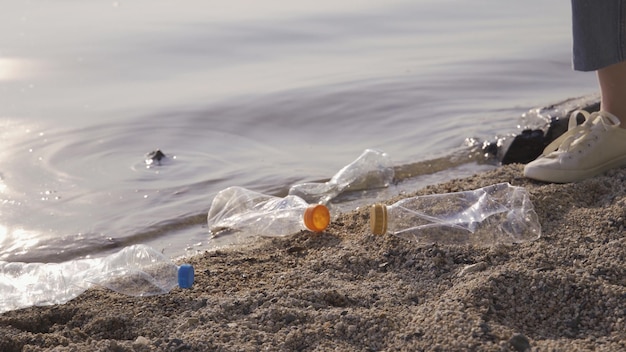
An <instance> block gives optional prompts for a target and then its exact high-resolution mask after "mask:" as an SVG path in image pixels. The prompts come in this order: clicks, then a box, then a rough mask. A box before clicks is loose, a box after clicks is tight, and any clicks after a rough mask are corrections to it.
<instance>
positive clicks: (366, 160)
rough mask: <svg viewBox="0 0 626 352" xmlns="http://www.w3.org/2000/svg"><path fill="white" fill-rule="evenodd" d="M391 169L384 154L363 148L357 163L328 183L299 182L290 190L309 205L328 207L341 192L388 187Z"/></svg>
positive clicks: (351, 164)
mask: <svg viewBox="0 0 626 352" xmlns="http://www.w3.org/2000/svg"><path fill="white" fill-rule="evenodd" d="M393 177H394V169H393V165H392V161H391V159H390V158H389V156H388V155H387V153H384V152H381V151H378V150H374V149H366V150H365V151H364V152H363V153H362V154H361V155H360V156H359V157H358V158H357V159H356V160H354V161H353V162H351V163H350V164H348V165H346V166H344V167H343V168H342V169H341V170H339V171H338V172H337V173H336V174H335V175H334V176H333V177H332V178H331V179H330V180H329V181H328V182H324V183H315V182H313V183H300V184H297V185H293V186H292V187H291V188H290V189H289V194H291V195H296V196H299V197H300V198H302V199H304V200H306V201H307V202H309V203H320V204H328V203H329V202H330V201H331V200H332V199H333V198H335V197H337V196H338V195H339V194H341V193H342V192H349V191H359V190H367V189H374V188H384V187H388V186H389V185H390V184H391V183H392V182H393Z"/></svg>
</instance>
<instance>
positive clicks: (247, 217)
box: [207, 187, 330, 240]
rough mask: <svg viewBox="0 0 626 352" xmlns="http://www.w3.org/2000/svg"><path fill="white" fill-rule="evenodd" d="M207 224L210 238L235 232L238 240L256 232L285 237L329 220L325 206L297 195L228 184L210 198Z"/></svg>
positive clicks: (318, 229)
mask: <svg viewBox="0 0 626 352" xmlns="http://www.w3.org/2000/svg"><path fill="white" fill-rule="evenodd" d="M207 223H208V226H209V230H210V231H211V234H212V235H213V236H214V237H216V236H221V235H227V234H231V233H235V234H236V235H237V237H238V240H242V239H244V238H247V237H252V236H256V235H260V236H273V237H276V236H285V235H290V234H294V233H298V232H300V231H302V230H308V231H312V232H321V231H324V230H325V229H326V227H328V224H329V223H330V213H329V211H328V208H327V207H326V206H324V205H322V204H309V203H307V202H306V201H304V200H303V199H302V198H300V197H297V196H293V195H288V196H286V197H284V198H280V197H275V196H271V195H266V194H263V193H259V192H255V191H251V190H249V189H246V188H243V187H229V188H226V189H224V190H222V191H220V192H219V193H218V194H217V195H216V196H215V198H213V202H212V203H211V208H210V209H209V213H208V215H207Z"/></svg>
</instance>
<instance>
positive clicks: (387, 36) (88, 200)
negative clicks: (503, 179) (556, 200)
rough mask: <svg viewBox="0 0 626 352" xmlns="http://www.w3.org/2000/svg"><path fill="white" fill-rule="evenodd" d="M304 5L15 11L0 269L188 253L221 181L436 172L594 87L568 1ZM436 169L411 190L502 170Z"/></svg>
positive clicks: (6, 41) (198, 245)
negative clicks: (384, 158) (347, 171)
mask: <svg viewBox="0 0 626 352" xmlns="http://www.w3.org/2000/svg"><path fill="white" fill-rule="evenodd" d="M300 3H301V2H294V1H286V0H271V1H269V0H268V1H253V0H249V1H246V0H230V1H228V2H222V1H220V2H217V1H210V0H209V1H206V0H205V1H185V2H172V1H167V2H165V1H161V2H152V1H133V2H130V1H128V2H127V1H118V2H102V1H93V0H91V1H80V2H79V1H69V0H65V1H55V2H52V3H51V2H37V1H33V2H19V3H18V2H11V3H10V4H4V6H3V8H2V15H0V19H1V21H0V126H1V129H0V146H1V148H0V260H16V261H18V260H19V261H62V260H67V259H71V258H75V257H79V256H85V255H101V254H103V253H106V252H108V251H112V250H116V249H118V248H119V247H120V246H124V245H128V244H132V243H140V242H141V243H147V244H150V245H153V246H155V247H156V248H159V249H162V250H164V251H165V252H166V253H168V254H170V255H173V256H177V255H183V254H191V253H195V252H196V251H199V250H202V249H204V248H206V247H207V245H208V244H207V241H208V233H207V229H206V226H205V221H206V212H207V211H208V208H209V205H210V203H211V200H212V198H213V196H214V195H215V193H216V192H218V191H219V190H221V189H224V188H226V187H228V186H232V185H239V186H244V187H248V188H252V189H255V190H258V191H261V192H264V193H270V194H276V195H281V194H284V193H285V191H286V189H287V188H288V187H289V185H291V184H294V183H296V182H302V181H317V180H323V179H327V178H330V177H331V176H332V175H333V174H334V173H335V172H336V171H337V170H339V169H340V168H341V167H343V166H344V165H346V164H348V163H349V162H351V161H352V160H354V159H355V158H356V157H357V156H359V155H360V153H361V152H362V151H363V150H364V149H366V148H377V149H380V150H383V151H386V152H387V153H388V154H389V155H390V156H391V158H392V159H393V160H394V162H395V163H397V164H398V165H404V164H412V163H419V162H421V161H424V160H431V159H433V158H443V159H441V160H444V161H445V160H446V159H450V158H451V157H452V155H453V154H454V155H456V156H458V155H459V153H461V154H463V153H465V149H464V148H466V147H464V140H465V139H466V138H468V137H474V138H479V139H483V140H484V139H491V138H494V137H495V136H496V135H504V134H507V133H510V132H512V131H516V129H517V124H518V122H519V117H520V116H521V114H522V113H524V112H526V111H528V110H529V109H531V108H535V107H539V106H543V105H546V104H550V103H554V102H557V101H560V100H562V99H565V98H568V97H573V96H580V95H586V94H588V93H592V92H594V91H595V90H596V81H595V76H594V75H593V73H575V72H573V71H572V70H571V67H570V52H571V49H570V48H571V35H570V9H569V2H568V1H543V0H529V1H524V2H502V1H496V0H474V1H462V0H418V1H416V0H411V1H401V0H362V1H358V0H346V1H339V2H338V1H329V0H318V1H314V2H307V3H305V4H300ZM157 148H159V149H161V150H162V151H163V152H165V154H166V155H168V158H167V160H165V161H164V163H163V164H162V165H161V166H157V167H150V168H148V167H146V164H145V162H144V155H145V154H146V153H148V152H150V151H152V150H155V149H157ZM445 165H447V164H446V163H445V162H444V167H443V171H441V172H439V173H436V174H425V175H422V176H418V177H416V178H415V179H413V180H408V181H407V183H406V185H408V186H406V187H408V188H410V187H419V186H420V185H424V184H428V183H434V182H439V181H442V180H445V179H449V178H451V177H458V176H463V175H468V174H471V173H474V172H476V171H480V170H484V169H486V168H491V167H494V166H491V165H481V164H477V163H474V162H473V161H472V160H470V159H468V162H467V163H461V165H458V163H457V164H453V163H451V164H450V165H448V166H445Z"/></svg>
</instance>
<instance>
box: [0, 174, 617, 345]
mask: <svg viewBox="0 0 626 352" xmlns="http://www.w3.org/2000/svg"><path fill="white" fill-rule="evenodd" d="M520 175H521V166H520V165H508V166H503V167H501V168H498V169H496V170H493V171H490V172H487V173H484V174H480V175H476V176H473V177H470V178H466V179H459V180H453V181H450V182H446V183H442V184H439V185H435V186H430V187H427V188H425V189H422V190H419V191H417V193H416V194H431V193H447V192H454V191H461V190H470V189H475V188H479V187H483V186H487V185H490V184H494V183H499V182H510V183H511V184H513V185H516V186H523V187H525V188H526V189H527V190H528V192H529V193H530V195H531V200H532V202H533V204H534V206H535V209H536V211H537V214H538V216H539V219H540V222H541V225H542V230H543V235H542V237H541V238H540V239H538V240H536V241H533V242H530V243H524V244H517V245H501V246H497V247H488V248H481V247H470V246H443V245H419V244H416V243H411V242H407V241H406V240H403V239H400V238H396V237H394V236H392V235H385V236H374V235H371V234H370V231H369V223H368V217H369V213H368V211H367V209H363V210H357V211H354V212H352V213H348V214H344V215H342V216H340V217H339V219H338V220H337V221H334V222H333V223H332V224H331V226H330V227H329V229H328V230H327V231H326V232H324V233H321V234H313V233H306V232H303V233H300V234H296V235H292V236H288V237H286V238H271V239H266V240H262V241H258V243H257V244H256V245H254V246H246V247H244V248H237V249H228V250H219V251H215V252H207V253H205V254H202V255H198V256H196V257H193V258H191V260H189V261H190V262H191V263H192V264H193V265H194V266H195V268H196V284H195V285H194V287H193V288H192V289H189V290H182V289H178V288H177V289H175V290H173V291H172V292H171V293H169V294H166V295H162V296H155V297H148V298H135V297H128V296H123V295H121V294H118V293H115V292H112V291H108V290H106V289H100V288H95V289H90V290H88V291H87V292H85V293H84V294H82V295H80V296H79V297H77V298H75V299H74V300H72V301H70V302H68V303H66V304H63V305H58V306H50V307H31V308H26V309H21V310H18V311H12V312H7V313H4V314H2V315H0V351H22V350H23V351H41V350H54V351H265V350H267V351H422V350H424V351H466V350H467V351H524V350H532V351H624V350H626V264H625V262H626V261H625V257H626V237H625V236H624V235H625V231H624V227H625V226H626V220H625V219H626V169H622V170H614V171H610V172H608V173H607V174H605V175H603V176H600V177H596V178H593V179H591V180H587V181H583V182H580V183H575V184H564V185H557V184H544V183H538V182H534V181H530V180H527V179H524V178H522V177H521V176H520ZM393 201H395V200H394V199H392V200H388V202H389V203H392V202H393Z"/></svg>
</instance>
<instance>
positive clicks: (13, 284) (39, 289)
mask: <svg viewBox="0 0 626 352" xmlns="http://www.w3.org/2000/svg"><path fill="white" fill-rule="evenodd" d="M193 281H194V269H193V267H192V266H191V265H189V264H183V265H181V266H177V265H176V264H174V263H173V262H172V261H171V260H170V259H169V258H167V257H165V256H164V255H163V254H161V253H160V252H157V251H156V250H154V249H153V248H151V247H149V246H146V245H141V244H140V245H133V246H129V247H125V248H124V249H122V250H121V251H119V252H117V253H113V254H111V255H109V256H106V257H102V258H86V259H77V260H72V261H67V262H62V263H21V262H0V313H2V312H6V311H10V310H14V309H19V308H25V307H29V306H33V305H35V306H45V305H52V304H62V303H65V302H67V301H69V300H71V299H73V298H75V297H76V296H78V295H80V294H81V293H82V292H84V291H85V290H87V289H88V288H89V287H91V286H92V285H99V286H103V287H107V288H109V289H111V290H114V291H117V292H119V293H122V294H126V295H130V296H151V295H157V294H163V293H167V292H169V291H170V290H172V289H173V288H174V287H176V286H179V287H181V288H189V287H191V286H192V285H193Z"/></svg>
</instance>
